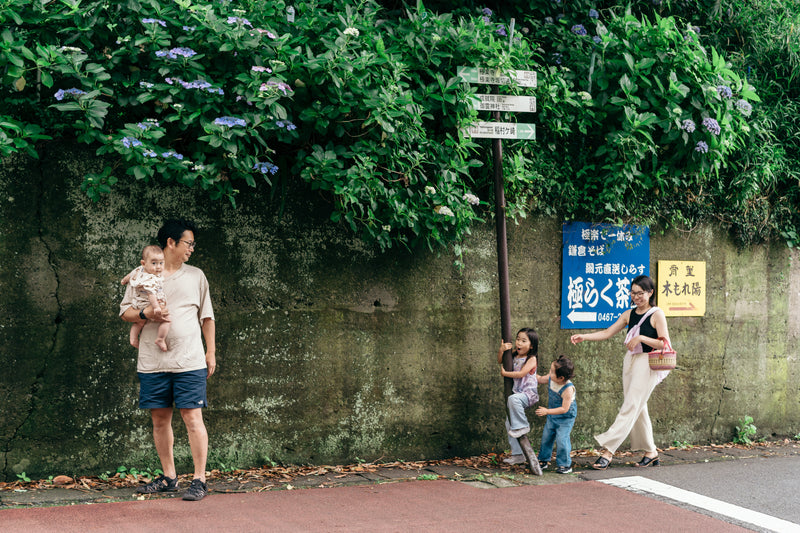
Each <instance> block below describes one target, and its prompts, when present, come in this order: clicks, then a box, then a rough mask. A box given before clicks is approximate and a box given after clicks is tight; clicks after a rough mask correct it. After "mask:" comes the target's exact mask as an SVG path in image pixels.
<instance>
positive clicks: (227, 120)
mask: <svg viewBox="0 0 800 533" xmlns="http://www.w3.org/2000/svg"><path fill="white" fill-rule="evenodd" d="M214 124H216V125H217V126H227V127H229V128H232V127H234V126H242V127H244V126H247V121H245V119H243V118H236V117H219V118H217V119H215V120H214Z"/></svg>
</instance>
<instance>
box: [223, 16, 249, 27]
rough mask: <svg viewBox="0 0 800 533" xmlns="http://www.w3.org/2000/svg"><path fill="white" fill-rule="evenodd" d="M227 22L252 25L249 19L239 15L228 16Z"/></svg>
mask: <svg viewBox="0 0 800 533" xmlns="http://www.w3.org/2000/svg"><path fill="white" fill-rule="evenodd" d="M228 24H241V25H242V26H252V24H250V21H249V20H247V19H243V18H241V17H228Z"/></svg>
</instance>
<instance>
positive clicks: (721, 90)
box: [717, 85, 733, 98]
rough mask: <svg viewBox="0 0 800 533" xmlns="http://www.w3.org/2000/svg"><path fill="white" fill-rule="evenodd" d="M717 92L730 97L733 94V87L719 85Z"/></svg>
mask: <svg viewBox="0 0 800 533" xmlns="http://www.w3.org/2000/svg"><path fill="white" fill-rule="evenodd" d="M717 92H718V93H719V95H720V96H721V97H723V98H730V97H732V96H733V91H731V88H730V87H728V86H727V85H718V86H717Z"/></svg>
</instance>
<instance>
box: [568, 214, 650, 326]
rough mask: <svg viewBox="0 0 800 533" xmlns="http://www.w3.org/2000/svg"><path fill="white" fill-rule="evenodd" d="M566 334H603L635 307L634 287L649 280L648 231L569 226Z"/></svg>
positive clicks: (642, 227)
mask: <svg viewBox="0 0 800 533" xmlns="http://www.w3.org/2000/svg"><path fill="white" fill-rule="evenodd" d="M562 242H563V247H564V248H563V250H562V257H563V261H562V275H561V329H602V328H607V327H608V326H610V325H611V324H613V323H614V322H615V321H616V320H617V318H619V315H621V314H622V313H623V312H624V311H625V310H626V309H630V307H631V297H630V290H631V281H632V280H633V278H635V277H636V276H639V275H641V274H645V275H648V276H649V275H650V228H649V227H647V226H631V225H622V226H614V225H611V224H592V223H589V222H564V224H563V225H562Z"/></svg>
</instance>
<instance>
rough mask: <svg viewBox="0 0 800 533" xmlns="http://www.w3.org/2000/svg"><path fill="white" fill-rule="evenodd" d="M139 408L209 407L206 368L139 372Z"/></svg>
mask: <svg viewBox="0 0 800 533" xmlns="http://www.w3.org/2000/svg"><path fill="white" fill-rule="evenodd" d="M138 374H139V408H140V409H158V408H161V407H172V404H173V403H174V404H175V407H177V408H178V409H193V408H197V407H207V406H208V400H207V399H206V374H208V372H207V371H206V369H205V368H201V369H200V370H190V371H189V372H177V373H176V372H154V373H147V374H145V373H143V372H139V373H138Z"/></svg>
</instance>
